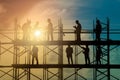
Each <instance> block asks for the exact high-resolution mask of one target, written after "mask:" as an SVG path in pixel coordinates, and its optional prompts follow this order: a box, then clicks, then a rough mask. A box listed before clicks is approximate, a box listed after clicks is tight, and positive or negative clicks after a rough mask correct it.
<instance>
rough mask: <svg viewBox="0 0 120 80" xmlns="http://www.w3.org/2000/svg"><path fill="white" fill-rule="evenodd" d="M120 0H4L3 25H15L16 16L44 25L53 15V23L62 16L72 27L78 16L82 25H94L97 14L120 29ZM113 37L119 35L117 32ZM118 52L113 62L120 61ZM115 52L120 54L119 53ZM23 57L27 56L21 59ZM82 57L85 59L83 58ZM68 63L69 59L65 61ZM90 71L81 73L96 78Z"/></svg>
mask: <svg viewBox="0 0 120 80" xmlns="http://www.w3.org/2000/svg"><path fill="white" fill-rule="evenodd" d="M119 4H120V0H0V29H1V28H4V29H11V28H13V26H14V20H15V19H16V18H17V19H18V23H19V24H20V25H21V26H22V25H23V24H24V23H25V22H26V21H27V20H31V21H32V25H34V24H35V23H36V22H37V21H38V22H39V24H40V26H41V27H44V26H46V25H47V24H46V22H47V19H48V18H51V19H52V22H53V25H54V26H56V25H58V19H59V18H61V19H62V22H63V25H64V28H67V29H72V28H73V27H72V26H74V25H75V20H79V21H80V23H81V25H82V29H92V28H93V21H95V19H96V18H98V19H100V20H101V21H102V22H103V23H106V17H109V19H110V28H111V29H120V27H119V26H120V20H119V19H120V5H119ZM103 26H104V25H103ZM70 37H71V36H70ZM83 37H84V36H83ZM111 38H112V39H116V37H115V36H114V35H113V36H112V37H111ZM3 47H4V46H3ZM3 51H4V50H3ZM118 52H119V48H118V49H117V50H114V51H113V52H112V53H113V54H111V56H112V58H111V63H115V64H117V63H120V62H119V61H118V60H119V57H118V56H117V55H119V54H118ZM115 53H117V54H116V55H115ZM41 55H42V54H41ZM51 56H52V57H53V56H54V57H55V56H56V55H53V54H51ZM51 56H50V57H49V58H50V60H51V61H54V59H53V58H52V57H51ZM82 56H83V55H82ZM9 57H12V55H11V56H7V58H8V59H9ZM3 58H6V55H2V58H1V60H2V61H1V62H5V63H6V64H8V62H7V61H4V59H3ZM23 58H25V56H23V57H22V58H21V59H23ZM55 59H57V57H56V58H55ZM64 60H66V58H64ZM80 60H83V58H81V59H80ZM10 62H12V59H10ZM41 62H42V61H41ZM80 62H81V61H80ZM53 63H54V62H53ZM65 63H67V62H66V61H65ZM82 63H83V62H82ZM113 72H114V74H116V73H118V71H113ZM66 73H69V71H68V70H66ZM87 73H90V71H89V70H85V71H84V70H83V71H81V74H82V75H84V76H87V77H88V80H92V79H91V77H90V76H91V74H87ZM117 76H119V75H117Z"/></svg>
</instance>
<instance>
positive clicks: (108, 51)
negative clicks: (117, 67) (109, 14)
mask: <svg viewBox="0 0 120 80" xmlns="http://www.w3.org/2000/svg"><path fill="white" fill-rule="evenodd" d="M107 41H108V45H107V60H108V65H110V44H109V18H107ZM108 80H110V68H109V67H108Z"/></svg>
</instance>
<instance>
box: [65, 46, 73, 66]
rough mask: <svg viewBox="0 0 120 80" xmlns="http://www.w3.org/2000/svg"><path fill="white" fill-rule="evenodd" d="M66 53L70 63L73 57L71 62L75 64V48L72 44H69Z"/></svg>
mask: <svg viewBox="0 0 120 80" xmlns="http://www.w3.org/2000/svg"><path fill="white" fill-rule="evenodd" d="M66 53H67V59H68V64H70V59H71V64H73V58H72V53H73V48H72V47H71V46H70V45H68V47H67V48H66Z"/></svg>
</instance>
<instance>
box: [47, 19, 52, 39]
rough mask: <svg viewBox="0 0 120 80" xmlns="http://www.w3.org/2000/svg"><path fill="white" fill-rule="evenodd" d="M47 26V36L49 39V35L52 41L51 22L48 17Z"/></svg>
mask: <svg viewBox="0 0 120 80" xmlns="http://www.w3.org/2000/svg"><path fill="white" fill-rule="evenodd" d="M47 21H48V26H47V37H48V41H49V37H51V41H53V24H52V22H51V19H48V20H47Z"/></svg>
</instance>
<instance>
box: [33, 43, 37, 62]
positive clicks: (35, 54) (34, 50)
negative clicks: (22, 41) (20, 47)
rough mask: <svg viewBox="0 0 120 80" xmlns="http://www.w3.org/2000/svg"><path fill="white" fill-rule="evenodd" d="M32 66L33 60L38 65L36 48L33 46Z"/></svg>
mask: <svg viewBox="0 0 120 80" xmlns="http://www.w3.org/2000/svg"><path fill="white" fill-rule="evenodd" d="M32 53H33V55H32V64H34V59H36V62H37V64H38V47H36V46H35V45H33V48H32Z"/></svg>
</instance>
